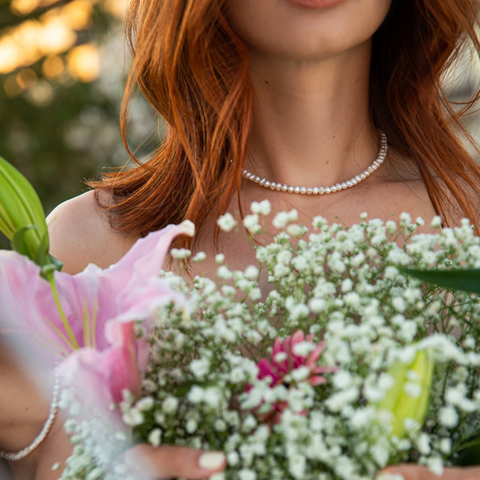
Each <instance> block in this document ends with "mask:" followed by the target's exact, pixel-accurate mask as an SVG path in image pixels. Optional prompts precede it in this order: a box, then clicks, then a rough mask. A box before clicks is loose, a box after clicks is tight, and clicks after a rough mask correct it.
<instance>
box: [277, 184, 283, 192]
mask: <svg viewBox="0 0 480 480" xmlns="http://www.w3.org/2000/svg"><path fill="white" fill-rule="evenodd" d="M282 188H283V187H282V185H280V183H277V188H276V190H277V192H279V191H280V190H281V189H282Z"/></svg>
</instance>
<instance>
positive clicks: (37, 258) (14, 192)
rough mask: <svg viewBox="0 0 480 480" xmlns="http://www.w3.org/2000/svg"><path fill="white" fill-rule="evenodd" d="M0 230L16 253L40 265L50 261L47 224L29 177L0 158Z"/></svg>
mask: <svg viewBox="0 0 480 480" xmlns="http://www.w3.org/2000/svg"><path fill="white" fill-rule="evenodd" d="M0 230H1V231H2V232H3V233H4V234H5V236H6V237H7V238H9V239H10V241H11V243H12V248H13V249H14V250H16V251H17V252H18V253H21V254H22V255H25V256H27V257H29V258H30V259H31V260H33V261H34V262H35V263H37V264H39V265H40V266H44V265H48V264H50V263H51V260H50V258H49V256H48V249H49V238H48V230H47V223H46V221H45V213H44V211H43V207H42V204H41V202H40V199H39V198H38V195H37V193H36V192H35V190H34V189H33V187H32V185H31V184H30V183H29V182H28V180H27V179H26V178H25V177H24V176H23V175H22V174H21V173H20V172H19V171H18V170H17V169H16V168H14V167H13V166H12V165H10V164H9V163H8V162H7V161H5V160H4V159H3V158H1V157H0Z"/></svg>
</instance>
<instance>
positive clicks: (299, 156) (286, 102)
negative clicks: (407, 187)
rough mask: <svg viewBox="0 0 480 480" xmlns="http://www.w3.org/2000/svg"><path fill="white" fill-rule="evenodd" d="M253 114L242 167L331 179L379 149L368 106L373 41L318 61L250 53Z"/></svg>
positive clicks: (291, 177)
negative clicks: (253, 99)
mask: <svg viewBox="0 0 480 480" xmlns="http://www.w3.org/2000/svg"><path fill="white" fill-rule="evenodd" d="M250 70H251V76H252V82H253V86H254V91H255V101H254V120H253V127H252V134H251V138H250V145H249V160H248V163H247V168H248V169H249V170H251V171H253V172H255V173H256V174H257V175H259V176H261V177H265V178H267V180H271V181H275V182H281V183H287V184H295V185H306V186H312V185H331V184H335V183H337V182H343V181H345V180H346V179H348V178H350V177H352V176H355V175H357V174H358V173H359V172H360V171H361V170H363V169H364V168H366V167H368V165H370V164H371V163H372V162H373V160H374V159H375V158H376V155H377V153H378V147H379V143H378V134H377V132H376V130H375V127H374V126H373V124H372V121H371V117H370V113H369V105H368V89H369V70H370V42H368V43H365V44H362V45H360V46H358V47H356V48H355V49H352V50H350V51H347V52H344V53H342V54H341V55H336V56H332V57H330V58H326V59H322V60H312V61H294V60H291V59H284V58H279V57H278V56H277V57H276V56H273V55H265V54H262V53H259V52H255V51H254V52H252V53H251V58H250Z"/></svg>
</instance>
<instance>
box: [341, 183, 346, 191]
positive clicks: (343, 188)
mask: <svg viewBox="0 0 480 480" xmlns="http://www.w3.org/2000/svg"><path fill="white" fill-rule="evenodd" d="M346 188H347V184H346V183H345V182H343V183H342V190H346Z"/></svg>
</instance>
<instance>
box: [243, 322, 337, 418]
mask: <svg viewBox="0 0 480 480" xmlns="http://www.w3.org/2000/svg"><path fill="white" fill-rule="evenodd" d="M311 339H312V336H311V335H309V336H307V337H306V338H305V335H304V333H303V332H302V331H301V330H298V331H297V332H296V333H295V334H294V335H293V336H292V337H287V338H286V339H285V340H284V341H283V342H282V341H281V340H280V339H279V338H277V339H276V340H275V344H274V347H273V352H272V357H271V358H272V360H271V361H270V360H267V359H266V358H262V360H260V362H259V363H258V368H259V372H258V377H257V378H258V379H259V380H263V379H265V378H271V379H272V381H271V383H270V387H271V388H273V387H275V386H277V385H280V384H287V382H286V377H287V375H289V374H290V373H292V372H293V371H294V370H296V369H298V368H300V367H307V368H308V369H309V372H310V373H309V375H308V377H307V378H306V379H305V381H306V382H308V383H310V385H313V386H317V385H321V384H323V383H325V382H326V381H327V380H326V378H325V377H324V376H322V374H324V373H331V372H335V371H336V370H337V368H336V367H321V366H319V365H318V360H319V359H320V356H321V355H322V353H323V351H324V350H325V343H324V342H321V343H319V344H317V345H315V347H314V349H313V350H312V351H311V352H310V353H309V354H308V355H307V356H301V355H298V354H296V353H295V345H298V344H299V343H301V342H304V341H305V340H306V341H309V342H310V341H311ZM290 381H291V380H290ZM287 386H288V385H287ZM248 390H249V388H248V389H247V391H248ZM287 407H288V402H277V403H276V404H275V405H273V408H272V410H271V411H270V412H268V413H267V414H265V415H263V416H262V421H263V422H265V423H269V422H272V423H279V422H280V418H281V414H282V412H283V410H285V409H286V408H287ZM305 413H306V412H305Z"/></svg>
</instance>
